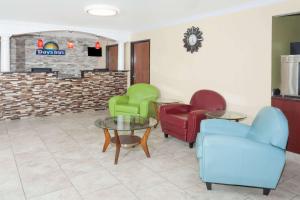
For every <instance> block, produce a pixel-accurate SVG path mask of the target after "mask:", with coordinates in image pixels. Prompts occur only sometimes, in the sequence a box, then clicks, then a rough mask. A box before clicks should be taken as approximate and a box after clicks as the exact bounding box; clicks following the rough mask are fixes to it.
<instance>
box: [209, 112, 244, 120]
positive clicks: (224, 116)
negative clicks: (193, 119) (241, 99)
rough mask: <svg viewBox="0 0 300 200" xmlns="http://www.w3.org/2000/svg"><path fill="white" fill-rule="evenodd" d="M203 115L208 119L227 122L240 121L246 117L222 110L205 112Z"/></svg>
mask: <svg viewBox="0 0 300 200" xmlns="http://www.w3.org/2000/svg"><path fill="white" fill-rule="evenodd" d="M205 115H206V116H207V117H208V118H217V119H227V120H242V119H245V118H246V117H247V116H246V115H245V114H242V113H238V112H232V111H223V110H221V111H212V112H207V113H205Z"/></svg>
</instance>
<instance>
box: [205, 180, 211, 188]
mask: <svg viewBox="0 0 300 200" xmlns="http://www.w3.org/2000/svg"><path fill="white" fill-rule="evenodd" d="M205 184H206V189H207V190H211V183H207V182H206V183H205Z"/></svg>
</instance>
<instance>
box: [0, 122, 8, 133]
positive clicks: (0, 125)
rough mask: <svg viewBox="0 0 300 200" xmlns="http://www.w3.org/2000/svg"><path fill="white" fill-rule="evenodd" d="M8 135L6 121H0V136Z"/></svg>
mask: <svg viewBox="0 0 300 200" xmlns="http://www.w3.org/2000/svg"><path fill="white" fill-rule="evenodd" d="M5 134H7V129H6V125H5V122H4V121H2V122H1V121H0V135H5Z"/></svg>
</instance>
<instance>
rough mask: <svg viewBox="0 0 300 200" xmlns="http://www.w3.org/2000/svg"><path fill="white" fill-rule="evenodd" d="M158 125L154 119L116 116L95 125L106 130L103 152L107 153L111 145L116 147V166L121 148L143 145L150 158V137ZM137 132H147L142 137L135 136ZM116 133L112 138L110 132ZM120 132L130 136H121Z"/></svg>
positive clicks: (99, 121)
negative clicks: (153, 128) (148, 143)
mask: <svg viewBox="0 0 300 200" xmlns="http://www.w3.org/2000/svg"><path fill="white" fill-rule="evenodd" d="M156 124H157V120H156V119H153V118H148V119H145V118H142V117H136V116H116V117H107V118H105V119H104V120H100V119H99V120H97V121H96V122H95V125H96V126H97V127H99V128H102V129H103V130H104V134H105V142H104V145H103V149H102V152H105V151H106V149H107V147H108V146H109V144H111V143H113V144H115V145H116V154H115V164H118V159H119V154H120V149H121V147H134V146H136V145H141V147H142V148H143V150H144V152H145V154H146V156H147V157H148V158H149V157H150V153H149V149H148V145H147V141H148V137H149V135H150V132H151V128H152V127H154V126H155V125H156ZM135 130H145V133H144V135H143V136H142V137H139V136H137V135H134V131H135ZM109 131H113V132H114V137H111V135H110V132H109ZM119 131H122V132H123V131H124V132H125V131H127V132H130V134H126V135H119Z"/></svg>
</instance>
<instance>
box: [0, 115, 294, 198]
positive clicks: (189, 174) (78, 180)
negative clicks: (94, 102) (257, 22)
mask: <svg viewBox="0 0 300 200" xmlns="http://www.w3.org/2000/svg"><path fill="white" fill-rule="evenodd" d="M104 117H105V112H94V111H93V112H83V113H76V114H67V115H60V116H51V117H44V118H33V119H25V120H16V121H12V122H10V121H9V122H5V123H8V124H9V125H8V127H9V133H8V134H6V133H5V134H0V199H5V200H6V199H9V200H14V199H22V200H24V192H23V188H24V191H25V193H26V196H27V199H29V200H32V199H33V200H38V199H42V200H43V199H46V200H47V199H51V200H52V199H70V198H71V199H75V200H77V199H85V200H89V199H98V198H100V197H101V199H105V198H107V199H120V198H122V199H143V200H144V199H146V200H147V199H158V198H159V199H172V200H173V199H176V200H177V199H194V200H195V199H200V200H201V199H225V200H226V199H234V200H235V199H237V200H239V199H241V200H244V199H248V200H254V199H267V198H268V199H275V200H276V199H283V200H285V199H295V200H297V199H299V196H300V194H299V192H298V191H300V188H299V187H298V186H299V185H300V179H299V174H300V156H299V155H298V154H292V153H287V162H286V167H285V169H284V172H283V175H282V178H281V180H280V184H279V186H278V187H277V189H276V190H275V191H272V192H271V193H270V195H269V197H265V196H263V195H262V194H261V193H262V190H261V189H257V188H249V187H238V186H228V185H221V184H214V185H213V190H212V191H207V190H206V187H205V184H204V183H203V182H202V181H201V179H200V178H199V166H198V160H197V159H196V156H195V151H196V149H195V148H193V149H190V148H189V147H188V144H187V143H185V142H182V141H179V140H177V139H175V138H172V137H169V138H167V139H166V138H164V136H163V133H162V132H161V129H160V128H159V127H158V128H156V129H153V130H152V132H151V135H150V137H149V140H148V145H149V148H150V154H151V158H146V156H145V154H144V152H143V150H142V149H141V148H140V147H136V148H130V149H126V148H122V149H121V153H120V157H119V163H118V165H114V157H115V146H113V145H111V146H109V148H108V149H107V151H106V152H105V153H102V145H103V142H104V135H103V132H102V130H101V129H99V128H97V127H95V126H94V124H93V123H94V121H95V120H96V119H98V118H104ZM1 123H2V125H1ZM57 124H59V126H58V125H57ZM74 124H78V125H74ZM1 126H2V127H3V126H4V125H3V122H0V130H1ZM5 127H6V125H5ZM2 129H3V128H2ZM5 129H6V128H5ZM136 134H137V135H142V134H143V131H137V132H136ZM1 147H2V148H1ZM15 161H16V162H15ZM18 170H19V171H18ZM18 172H19V173H20V176H21V180H20V177H19V173H18ZM74 187H75V188H74ZM78 192H79V193H78ZM82 195H83V196H82Z"/></svg>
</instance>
